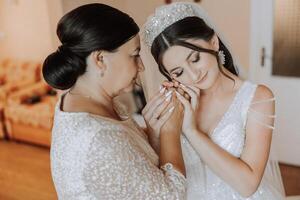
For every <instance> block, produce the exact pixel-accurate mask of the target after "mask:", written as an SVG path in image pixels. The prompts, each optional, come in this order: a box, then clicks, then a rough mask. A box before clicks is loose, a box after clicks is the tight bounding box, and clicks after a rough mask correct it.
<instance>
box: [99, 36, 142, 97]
mask: <svg viewBox="0 0 300 200" xmlns="http://www.w3.org/2000/svg"><path fill="white" fill-rule="evenodd" d="M139 52H140V38H139V36H138V35H136V36H135V37H133V38H132V39H130V40H129V41H128V42H126V43H125V44H123V45H122V46H120V47H119V48H118V49H117V51H116V52H105V53H103V63H104V64H105V68H106V69H105V71H104V75H103V80H102V81H101V82H102V87H104V88H106V90H110V91H109V93H110V94H111V95H112V96H116V95H119V94H120V93H121V92H130V91H131V90H132V89H133V86H134V84H135V80H136V78H137V76H138V72H140V71H143V70H144V65H143V63H142V61H141V58H140V55H139Z"/></svg>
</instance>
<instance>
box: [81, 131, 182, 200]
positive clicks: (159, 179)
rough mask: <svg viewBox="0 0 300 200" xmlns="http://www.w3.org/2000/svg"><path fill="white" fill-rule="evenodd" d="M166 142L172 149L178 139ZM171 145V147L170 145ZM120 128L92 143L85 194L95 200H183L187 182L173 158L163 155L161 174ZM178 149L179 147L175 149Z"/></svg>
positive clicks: (97, 135)
mask: <svg viewBox="0 0 300 200" xmlns="http://www.w3.org/2000/svg"><path fill="white" fill-rule="evenodd" d="M164 137H166V139H169V141H168V142H169V143H170V145H169V146H166V149H164V150H165V151H167V152H170V150H168V147H169V148H174V146H176V144H178V140H179V139H178V138H172V137H169V136H168V135H165V136H164ZM172 143H173V145H172ZM132 145H133V143H132V141H131V140H130V138H129V137H127V133H126V132H124V130H122V129H121V128H118V129H116V128H115V127H106V128H104V129H103V130H101V131H99V133H97V134H96V135H95V136H94V138H93V140H92V142H91V147H90V151H89V155H88V156H87V160H88V161H87V163H86V164H85V166H86V167H85V169H84V172H85V174H84V179H85V185H86V187H87V190H88V191H89V192H90V193H91V195H93V196H94V197H95V198H96V199H170V200H172V199H174V200H175V199H176V200H177V199H185V196H186V179H185V177H184V175H183V174H182V172H181V171H182V169H180V166H179V165H178V163H176V162H175V161H174V159H178V157H177V158H173V157H172V155H171V156H170V155H168V153H166V154H165V158H163V159H162V163H163V167H162V169H161V170H160V169H159V168H158V167H157V166H155V165H154V164H153V163H152V162H151V161H150V160H149V159H148V158H147V156H146V155H145V153H144V152H141V151H140V149H139V148H136V147H134V146H132ZM176 148H179V149H180V146H176Z"/></svg>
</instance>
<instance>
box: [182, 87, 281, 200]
mask: <svg viewBox="0 0 300 200" xmlns="http://www.w3.org/2000/svg"><path fill="white" fill-rule="evenodd" d="M254 99H255V100H257V101H260V100H266V99H273V94H272V92H271V91H270V90H269V89H268V88H267V87H264V86H258V88H257V91H256V94H255V97H254ZM182 100H183V101H184V99H182ZM252 109H254V110H255V112H258V113H262V114H263V115H265V116H272V115H274V112H275V105H274V102H268V103H265V104H257V105H255V106H253V107H252ZM249 115H251V113H248V121H247V124H246V139H245V146H244V149H243V152H242V154H241V157H240V158H237V157H235V156H233V155H231V154H230V153H228V152H227V151H225V150H224V149H222V148H221V147H219V146H218V145H217V144H215V143H214V142H213V141H212V140H211V139H210V138H209V137H208V136H207V135H206V134H205V133H202V132H200V131H199V130H197V129H194V128H193V129H190V131H186V132H185V135H186V136H187V138H188V139H189V141H190V143H191V145H192V146H193V147H194V148H195V150H196V151H197V152H198V153H199V155H200V157H201V159H202V160H203V161H204V162H205V163H206V164H207V165H208V166H209V168H210V169H211V170H212V171H214V173H216V174H217V175H218V176H219V177H220V178H222V179H223V180H224V181H226V182H227V183H228V184H229V185H231V186H232V187H233V188H234V189H235V190H236V191H237V192H239V193H240V194H241V195H242V196H244V197H248V196H251V195H252V194H253V193H254V192H255V191H256V190H257V187H258V186H259V184H260V181H261V179H262V176H263V173H264V170H265V166H266V163H267V160H268V157H269V151H270V145H271V139H272V129H271V128H270V127H272V126H273V123H274V119H273V118H269V119H268V118H267V119H265V120H268V121H265V123H266V124H267V125H265V126H264V125H262V124H260V123H257V121H256V120H255V118H251V117H250V116H249Z"/></svg>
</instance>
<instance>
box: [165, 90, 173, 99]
mask: <svg viewBox="0 0 300 200" xmlns="http://www.w3.org/2000/svg"><path fill="white" fill-rule="evenodd" d="M172 92H173V91H172V90H170V91H169V92H167V93H166V94H165V96H166V97H168V96H170V95H171V94H172Z"/></svg>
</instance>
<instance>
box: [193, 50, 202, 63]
mask: <svg viewBox="0 0 300 200" xmlns="http://www.w3.org/2000/svg"><path fill="white" fill-rule="evenodd" d="M199 60H200V53H199V52H197V53H196V58H195V59H194V60H192V63H196V62H198V61H199Z"/></svg>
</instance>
